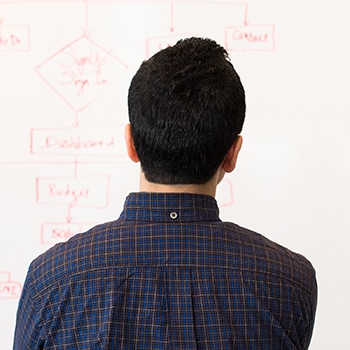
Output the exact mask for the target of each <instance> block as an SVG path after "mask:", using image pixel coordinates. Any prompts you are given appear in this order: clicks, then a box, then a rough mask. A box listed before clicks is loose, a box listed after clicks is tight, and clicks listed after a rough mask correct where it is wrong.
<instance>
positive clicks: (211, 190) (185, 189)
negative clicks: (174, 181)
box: [140, 172, 217, 198]
mask: <svg viewBox="0 0 350 350" xmlns="http://www.w3.org/2000/svg"><path fill="white" fill-rule="evenodd" d="M216 186H217V183H216V182H215V179H212V180H211V181H209V182H207V183H205V184H193V185H192V184H190V185H163V184H158V183H154V182H149V181H147V180H146V178H145V176H144V174H143V173H142V172H141V176H140V191H141V192H159V193H193V194H204V195H208V196H211V197H214V198H215V195H216Z"/></svg>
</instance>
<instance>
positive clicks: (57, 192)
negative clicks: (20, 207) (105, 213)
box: [36, 175, 109, 208]
mask: <svg viewBox="0 0 350 350" xmlns="http://www.w3.org/2000/svg"><path fill="white" fill-rule="evenodd" d="M36 183H37V202H38V203H48V204H65V205H69V206H88V207H98V208H105V207H106V206H107V205H108V189H109V176H105V175H99V176H91V177H74V178H38V179H37V181H36Z"/></svg>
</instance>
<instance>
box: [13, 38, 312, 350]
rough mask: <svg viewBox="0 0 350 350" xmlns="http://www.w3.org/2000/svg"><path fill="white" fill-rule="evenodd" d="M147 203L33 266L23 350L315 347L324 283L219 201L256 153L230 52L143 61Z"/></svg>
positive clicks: (140, 86) (138, 155) (18, 337)
mask: <svg viewBox="0 0 350 350" xmlns="http://www.w3.org/2000/svg"><path fill="white" fill-rule="evenodd" d="M128 103H129V117H130V124H129V125H127V126H126V129H125V139H126V145H127V150H128V155H129V157H130V158H131V160H132V161H135V162H138V161H140V164H141V175H140V192H138V193H131V194H130V195H129V196H128V197H127V199H126V202H125V205H124V210H123V212H122V213H121V215H120V217H119V219H117V220H116V221H113V222H109V223H104V224H102V225H99V226H97V227H94V228H92V229H91V230H89V231H88V232H86V233H82V234H78V235H76V236H74V237H73V238H71V239H70V240H69V241H68V242H66V243H61V244H58V245H56V246H54V247H53V248H51V249H50V250H49V251H47V252H46V253H44V254H43V255H41V256H40V257H38V258H37V259H36V260H34V262H33V263H32V264H31V266H30V269H29V272H28V276H27V279H26V282H25V286H24V288H23V293H22V297H21V300H20V303H19V308H18V315H17V326H16V332H15V341H14V348H15V349H17V350H18V349H21V350H22V349H31V350H33V349H60V350H63V349H69V350H72V349H244V350H246V349H264V350H277V349H278V350H281V349H285V350H287V349H288V350H292V349H293V350H296V349H307V348H308V345H309V342H310V339H311V334H312V330H313V324H314V316H315V309H316V293H317V291H316V290H317V287H316V281H315V272H314V269H313V267H312V266H311V264H310V263H309V262H308V260H306V259H305V258H304V257H302V256H301V255H298V254H295V253H293V252H291V251H289V250H288V249H286V248H283V247H281V246H280V245H278V244H276V243H273V242H271V241H270V240H268V239H267V238H265V237H263V236H261V235H260V234H257V233H255V232H252V231H250V230H247V229H245V228H242V227H239V226H237V225H236V224H234V223H228V222H222V221H221V220H220V219H219V216H218V207H217V204H216V201H215V198H214V197H215V192H216V187H217V185H218V183H219V182H220V181H221V180H222V178H223V177H224V175H225V173H228V172H231V171H232V170H233V169H234V168H235V164H236V160H237V156H238V153H239V150H240V147H241V144H242V137H241V136H239V134H240V132H241V129H242V125H243V121H244V116H245V96H244V89H243V87H242V84H241V82H240V79H239V76H238V75H237V73H236V72H235V70H234V68H233V66H232V64H231V63H230V61H229V58H228V55H227V52H226V51H225V50H224V48H222V47H221V46H219V45H218V44H216V43H215V42H214V41H211V40H209V39H202V38H190V39H186V40H182V41H179V42H178V43H177V44H176V45H174V46H173V47H169V48H167V49H165V50H162V51H160V52H159V53H157V54H156V55H154V56H153V57H151V58H150V59H149V60H147V61H145V62H143V63H142V65H141V67H140V68H139V70H138V72H137V73H136V75H135V76H134V78H133V80H132V82H131V85H130V89H129V97H128Z"/></svg>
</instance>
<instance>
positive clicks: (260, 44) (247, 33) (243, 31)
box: [226, 25, 275, 51]
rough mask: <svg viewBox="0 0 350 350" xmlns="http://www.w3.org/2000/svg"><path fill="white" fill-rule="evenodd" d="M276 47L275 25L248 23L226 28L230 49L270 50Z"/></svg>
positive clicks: (227, 44)
mask: <svg viewBox="0 0 350 350" xmlns="http://www.w3.org/2000/svg"><path fill="white" fill-rule="evenodd" d="M274 47H275V40H274V26H273V25H246V26H237V27H229V28H227V29H226V48H227V50H228V51H270V50H273V49H274Z"/></svg>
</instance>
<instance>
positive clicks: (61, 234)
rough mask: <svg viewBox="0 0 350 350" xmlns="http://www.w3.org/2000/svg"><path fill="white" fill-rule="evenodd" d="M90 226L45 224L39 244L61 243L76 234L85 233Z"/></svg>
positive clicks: (82, 224)
mask: <svg viewBox="0 0 350 350" xmlns="http://www.w3.org/2000/svg"><path fill="white" fill-rule="evenodd" d="M92 226H93V224H91V223H74V224H72V223H45V224H43V225H42V228H41V243H42V244H55V243H59V242H63V241H66V240H67V239H69V238H71V237H72V236H74V235H75V234H77V233H80V232H85V231H87V230H88V229H89V228H90V227H92Z"/></svg>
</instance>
